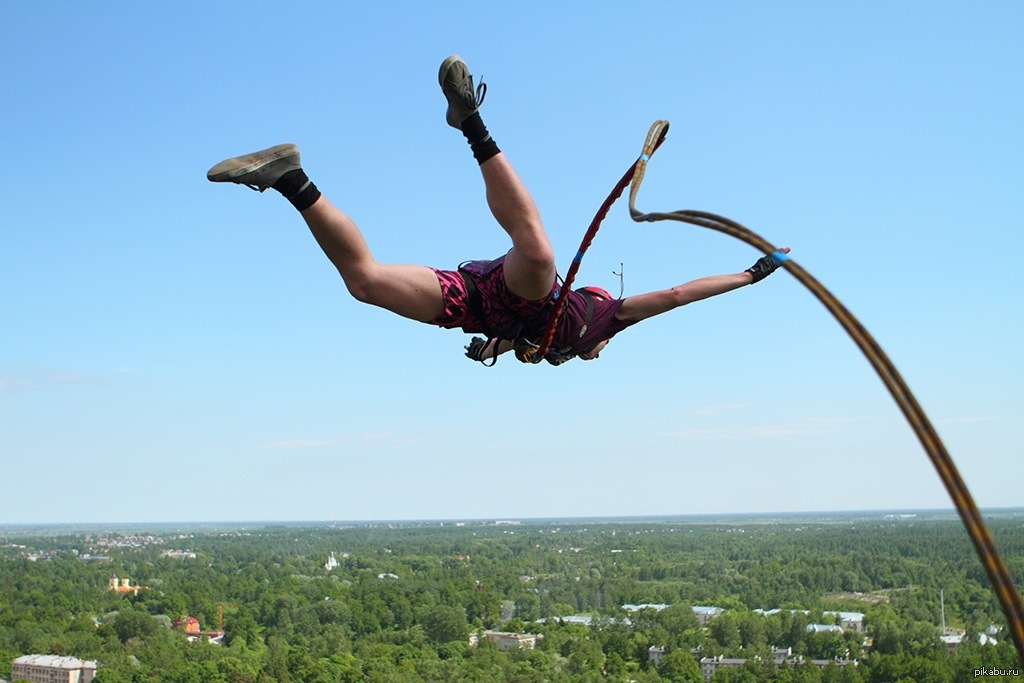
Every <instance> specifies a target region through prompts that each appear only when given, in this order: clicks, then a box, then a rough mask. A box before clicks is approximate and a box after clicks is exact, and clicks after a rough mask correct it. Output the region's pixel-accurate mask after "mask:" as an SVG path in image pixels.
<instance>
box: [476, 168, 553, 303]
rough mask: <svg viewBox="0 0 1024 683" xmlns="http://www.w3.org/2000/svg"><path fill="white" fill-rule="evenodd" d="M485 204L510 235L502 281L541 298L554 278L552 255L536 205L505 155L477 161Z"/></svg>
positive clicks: (530, 296) (518, 292) (512, 288)
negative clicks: (485, 190)
mask: <svg viewBox="0 0 1024 683" xmlns="http://www.w3.org/2000/svg"><path fill="white" fill-rule="evenodd" d="M480 172H481V173H482V174H483V177H484V185H485V186H486V187H487V205H488V206H489V207H490V209H491V213H492V214H494V218H495V220H497V221H498V223H499V224H500V225H501V227H502V228H504V229H505V232H507V233H508V235H509V237H511V238H512V249H510V250H509V252H508V255H507V256H506V257H505V284H506V285H507V286H508V288H509V290H510V291H511V292H512V293H513V294H516V295H517V296H521V297H523V298H524V299H527V300H530V301H536V300H538V299H543V298H544V297H546V296H547V295H548V294H549V293H550V292H551V287H552V286H553V285H554V282H555V274H556V269H555V256H554V252H553V250H552V249H551V242H550V241H549V240H548V236H547V233H545V232H544V226H543V224H542V223H541V220H540V213H539V212H538V211H537V206H536V204H534V202H533V198H532V197H530V193H529V192H527V190H526V187H525V186H524V185H523V182H522V181H521V180H520V179H519V176H518V175H517V174H516V172H515V170H514V169H513V168H512V164H511V163H510V162H509V160H508V157H506V156H505V155H504V154H501V153H499V154H497V155H495V156H493V157H491V158H490V159H488V160H487V161H485V162H484V163H483V164H481V165H480Z"/></svg>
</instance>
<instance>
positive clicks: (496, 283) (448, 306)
mask: <svg viewBox="0 0 1024 683" xmlns="http://www.w3.org/2000/svg"><path fill="white" fill-rule="evenodd" d="M504 262H505V258H504V257H502V258H499V259H496V260H494V261H473V262H471V263H470V264H468V265H467V266H466V267H465V268H466V273H467V274H468V275H469V276H470V277H472V278H473V282H475V283H476V287H477V290H479V292H480V299H481V304H482V309H483V313H484V315H485V316H486V317H487V321H488V323H490V327H492V328H493V327H500V326H501V325H502V324H504V323H507V322H509V321H514V320H517V319H524V318H531V317H532V316H535V315H537V313H539V312H540V311H541V310H543V308H544V307H545V306H546V305H547V303H548V301H550V300H551V296H552V295H553V294H554V292H555V286H556V283H555V282H552V283H551V292H550V293H549V294H548V295H547V296H546V297H545V298H543V299H539V300H537V301H529V300H527V299H524V298H522V297H521V296H518V295H516V294H513V293H512V292H511V291H509V288H508V286H507V285H506V284H505V265H504ZM431 270H433V271H434V275H436V276H437V281H438V283H440V285H441V296H442V297H444V313H442V314H441V315H439V316H438V317H436V318H434V319H433V320H431V321H429V322H430V324H431V325H438V326H440V327H445V328H449V329H451V328H462V329H463V330H465V331H466V332H470V333H472V332H483V331H484V329H485V326H484V321H483V320H481V319H480V318H479V317H478V316H477V315H476V313H474V312H473V311H472V310H471V308H470V306H469V292H467V291H466V283H465V281H464V280H463V279H462V276H463V273H460V272H459V271H457V270H439V269H437V268H431Z"/></svg>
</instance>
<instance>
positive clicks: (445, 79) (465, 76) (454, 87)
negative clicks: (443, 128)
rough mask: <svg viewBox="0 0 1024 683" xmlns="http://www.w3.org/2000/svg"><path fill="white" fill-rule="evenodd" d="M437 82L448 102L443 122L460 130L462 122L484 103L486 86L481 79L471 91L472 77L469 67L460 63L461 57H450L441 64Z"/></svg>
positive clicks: (462, 62)
mask: <svg viewBox="0 0 1024 683" xmlns="http://www.w3.org/2000/svg"><path fill="white" fill-rule="evenodd" d="M437 80H438V82H439V83H440V84H441V92H443V93H444V96H445V98H446V99H447V100H448V113H447V114H446V115H445V120H446V121H447V122H448V125H449V126H451V127H452V128H459V129H461V125H462V122H463V121H465V120H466V119H468V118H469V117H470V116H471V115H472V114H473V112H475V111H476V110H477V109H479V108H480V105H481V104H483V103H484V96H485V95H486V94H487V85H486V84H485V83H484V82H483V79H481V80H480V85H479V86H477V88H476V90H474V89H473V76H472V75H471V74H470V73H469V67H468V66H466V63H465V62H464V61H462V57H459V56H458V55H452V56H451V57H449V58H448V59H446V60H444V62H442V63H441V70H440V71H439V72H438V74H437Z"/></svg>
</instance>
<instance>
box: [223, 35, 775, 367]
mask: <svg viewBox="0 0 1024 683" xmlns="http://www.w3.org/2000/svg"><path fill="white" fill-rule="evenodd" d="M438 80H439V82H440V85H441V91H442V92H443V93H444V96H445V98H446V99H447V101H448V110H447V112H446V115H445V120H446V121H447V122H448V125H449V126H451V127H453V128H457V129H459V130H461V131H462V134H463V135H464V136H465V137H466V140H467V141H468V143H469V146H470V149H471V150H472V152H473V156H474V158H475V159H476V161H477V163H478V164H479V166H480V172H481V174H482V175H483V180H484V186H485V188H486V196H487V205H488V207H489V208H490V210H491V213H492V214H493V216H494V219H495V220H496V221H497V222H498V224H499V225H500V226H501V227H502V228H503V229H504V230H505V232H506V233H508V236H509V237H510V238H511V240H512V248H511V249H509V250H508V252H507V253H506V254H505V255H504V256H501V257H499V258H497V259H494V260H487V261H469V262H465V263H463V264H462V265H461V266H459V267H458V268H457V269H456V270H441V269H437V268H431V267H426V266H416V265H398V264H389V263H378V262H377V261H376V260H375V259H374V258H373V255H372V254H371V252H370V248H369V246H368V245H367V243H366V240H365V238H364V237H363V234H362V233H361V232H360V230H359V228H358V227H357V226H356V224H355V222H354V221H353V220H352V218H350V217H349V216H348V215H347V214H345V213H343V212H342V211H341V210H339V209H338V208H336V207H335V206H334V205H333V204H331V203H330V202H329V201H328V200H327V198H326V197H325V196H323V195H322V194H321V193H320V191H319V190H318V189H317V187H316V185H314V184H313V183H312V182H311V181H310V180H309V178H308V177H307V175H306V173H305V171H304V170H303V168H302V165H301V162H300V160H299V148H298V147H297V146H296V145H293V144H283V145H276V146H274V147H270V148H269V149H265V150H262V151H259V152H255V153H252V154H246V155H243V156H239V157H234V158H231V159H227V160H225V161H222V162H220V163H219V164H217V165H216V166H214V167H213V168H211V169H210V170H209V172H208V173H207V178H208V179H209V180H210V181H212V182H215V183H220V182H230V183H237V184H239V185H246V186H248V187H250V188H252V189H254V190H258V191H260V192H263V191H264V190H266V189H268V188H271V189H274V190H277V191H278V192H280V193H281V194H282V195H284V197H285V198H286V199H288V201H290V202H291V203H292V205H293V206H294V207H295V208H296V209H298V211H299V213H300V214H301V216H302V218H303V219H304V220H305V221H306V225H307V226H309V229H310V231H311V232H312V233H313V236H314V237H315V238H316V241H317V243H319V245H320V247H321V248H322V249H323V251H324V254H326V255H327V258H329V259H330V261H331V263H332V264H334V267H335V268H337V269H338V273H339V274H340V275H341V278H342V280H344V282H345V286H346V287H347V288H348V291H349V292H350V293H351V294H352V296H353V297H355V298H356V300H358V301H361V302H364V303H368V304H372V305H374V306H380V307H381V308H386V309H387V310H389V311H392V312H394V313H397V314H398V315H401V316H403V317H406V318H411V319H413V320H418V321H420V322H424V323H428V324H431V325H438V326H440V327H443V328H449V329H452V328H461V329H462V330H463V331H465V332H467V333H470V334H477V333H481V334H485V335H486V336H487V338H486V339H483V338H480V337H474V338H473V339H472V341H471V342H470V344H469V345H468V346H466V347H465V351H466V355H467V356H468V357H469V358H471V359H473V360H476V361H486V360H489V359H490V360H491V362H492V364H493V362H495V361H496V359H497V356H498V355H499V354H502V353H505V352H507V351H510V350H515V352H516V356H517V357H518V358H519V359H520V360H524V361H525V360H527V359H529V358H530V357H531V355H532V354H531V351H532V350H535V349H536V348H537V346H538V344H539V342H540V339H541V337H542V336H543V333H544V329H545V326H546V325H547V323H548V320H549V319H550V317H551V310H552V307H553V306H554V305H555V296H556V292H557V286H558V272H557V268H556V266H555V257H554V252H553V251H552V248H551V242H550V241H549V240H548V236H547V233H546V232H545V231H544V226H543V224H542V223H541V218H540V214H539V213H538V211H537V207H536V205H535V204H534V202H533V199H532V198H531V196H530V194H529V192H527V190H526V187H525V186H524V185H523V183H522V181H521V180H520V179H519V176H518V175H517V174H516V172H515V170H514V169H513V168H512V164H511V163H510V162H509V160H508V157H506V156H505V154H503V153H502V152H501V150H499V149H498V145H497V144H496V143H495V141H494V139H493V138H492V137H491V136H490V133H489V132H488V130H487V127H486V126H485V125H484V123H483V120H482V119H481V118H480V111H479V108H480V105H481V104H482V103H483V100H484V96H485V94H486V92H487V87H486V85H484V83H483V82H481V83H480V85H479V87H477V88H474V86H473V76H472V75H471V74H470V73H469V69H468V67H467V66H466V63H465V62H464V61H463V60H462V59H461V58H460V57H458V56H457V55H452V56H451V57H448V58H447V59H445V60H444V62H443V63H442V64H441V69H440V72H439V74H438ZM779 251H780V252H781V253H782V254H786V253H788V252H789V248H783V249H780V250H779ZM780 262H781V258H779V257H776V256H775V255H769V256H764V257H762V258H760V259H758V261H757V262H756V263H755V264H754V265H753V266H751V267H750V268H748V269H747V270H744V271H742V272H739V273H733V274H728V275H713V276H710V277H703V278H699V279H697V280H692V281H690V282H687V283H685V284H681V285H678V286H676V287H672V288H670V289H663V290H659V291H655V292H648V293H645V294H637V295H634V296H628V297H625V298H623V299H616V298H614V297H612V296H611V295H610V294H609V293H608V292H607V291H605V290H604V289H601V288H600V287H582V288H580V289H577V290H575V291H571V292H568V293H566V295H565V296H566V297H567V298H566V302H565V308H564V310H563V312H562V315H561V317H560V319H559V323H558V327H557V329H556V332H555V336H554V340H553V342H552V344H551V350H550V351H548V353H547V354H546V355H545V357H544V360H547V361H548V362H549V363H551V364H553V365H559V364H561V363H564V362H565V361H567V360H571V359H573V358H580V359H582V360H593V359H595V358H597V357H598V356H599V355H600V354H601V351H602V350H604V348H605V346H607V344H608V341H609V340H610V339H611V338H612V337H614V336H615V335H616V334H617V333H618V332H621V331H622V330H624V329H626V328H627V327H629V326H631V325H633V324H635V323H637V322H639V321H641V320H644V319H645V318H650V317H652V316H655V315H660V314H662V313H666V312H668V311H671V310H673V309H675V308H678V307H680V306H685V305H686V304H689V303H692V302H694V301H700V300H701V299H707V298H709V297H712V296H717V295H719V294H724V293H725V292H730V291H732V290H734V289H738V288H740V287H742V286H744V285H749V284H753V283H755V282H759V281H761V280H763V279H764V278H765V277H767V276H768V275H770V274H771V273H772V272H774V271H775V269H776V268H778V266H779V265H780Z"/></svg>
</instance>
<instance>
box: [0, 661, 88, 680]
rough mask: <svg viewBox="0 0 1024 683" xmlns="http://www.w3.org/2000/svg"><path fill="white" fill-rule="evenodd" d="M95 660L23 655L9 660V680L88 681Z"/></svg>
mask: <svg viewBox="0 0 1024 683" xmlns="http://www.w3.org/2000/svg"><path fill="white" fill-rule="evenodd" d="M96 666H97V665H96V662H94V661H83V660H81V659H78V658H77V657H58V656H57V655H25V656H23V657H18V658H17V659H15V660H14V661H13V662H11V680H12V681H16V680H18V679H24V680H26V681H32V683H90V682H91V681H92V679H93V677H94V676H95V675H96Z"/></svg>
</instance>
